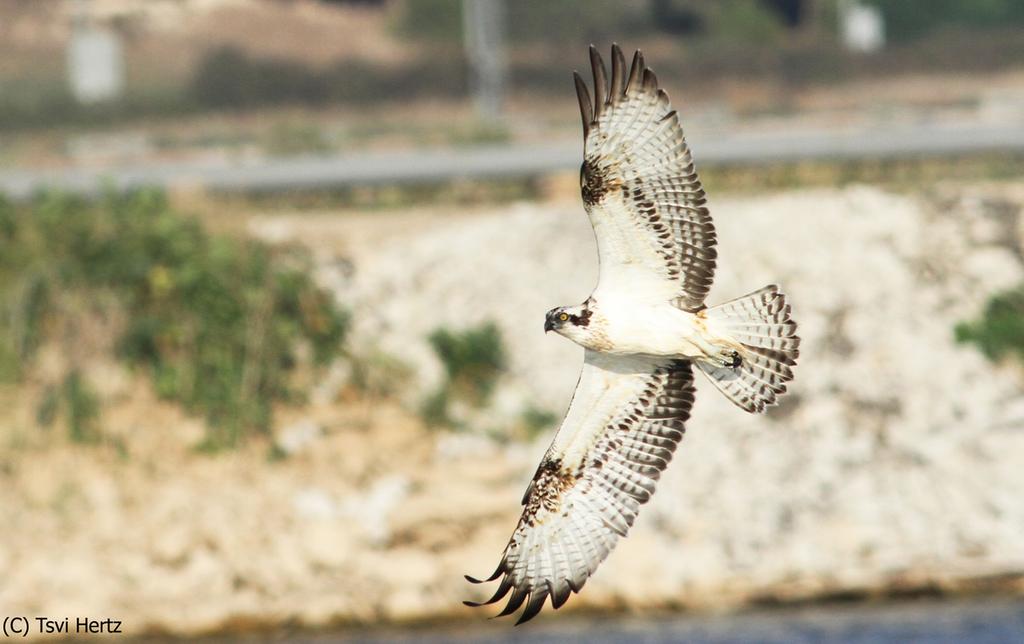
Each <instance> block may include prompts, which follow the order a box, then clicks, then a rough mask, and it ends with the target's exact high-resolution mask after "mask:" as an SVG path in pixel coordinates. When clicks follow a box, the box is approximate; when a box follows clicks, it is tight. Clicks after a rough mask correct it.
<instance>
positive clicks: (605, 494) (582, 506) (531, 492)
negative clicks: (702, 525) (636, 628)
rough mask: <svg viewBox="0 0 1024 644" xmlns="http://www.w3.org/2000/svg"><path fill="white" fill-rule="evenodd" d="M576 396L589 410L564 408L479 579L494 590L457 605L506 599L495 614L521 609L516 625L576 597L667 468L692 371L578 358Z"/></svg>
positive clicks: (689, 399) (659, 363) (671, 363)
mask: <svg viewBox="0 0 1024 644" xmlns="http://www.w3.org/2000/svg"><path fill="white" fill-rule="evenodd" d="M581 391H594V392H598V393H597V395H596V398H597V399H598V402H597V404H594V401H593V400H591V399H585V400H576V399H574V400H573V403H572V405H571V406H570V409H569V413H568V414H567V415H566V420H565V421H564V422H563V423H562V429H560V430H559V433H558V434H557V435H556V437H555V441H554V442H553V443H552V446H551V447H550V448H549V449H548V452H547V453H546V454H545V456H544V459H543V460H542V461H541V465H540V467H538V468H537V473H536V474H535V475H534V477H533V481H532V482H531V483H530V485H529V486H528V487H527V493H526V495H525V498H524V499H523V501H524V503H523V504H524V506H525V507H524V509H523V514H522V516H521V517H520V519H519V525H518V526H517V527H516V529H515V532H514V533H513V534H512V538H511V539H510V541H509V544H508V546H507V547H506V548H505V553H504V555H503V556H502V558H501V563H499V564H498V568H497V570H496V571H495V573H494V574H493V575H491V577H490V578H489V579H487V580H485V581H494V580H496V579H498V578H499V577H500V578H501V581H500V582H499V584H498V588H497V591H496V592H495V593H494V594H493V595H492V596H491V597H490V599H488V600H486V601H484V602H466V604H467V605H470V606H481V605H484V604H492V603H495V602H498V601H501V600H502V599H504V598H505V597H506V596H508V597H509V599H508V603H507V604H506V606H505V608H504V609H503V610H502V611H501V613H500V615H509V614H511V613H513V612H515V611H516V610H518V609H519V608H520V607H521V606H522V605H523V604H524V603H525V604H526V608H525V610H524V611H523V613H522V615H521V616H520V619H519V622H517V623H522V622H524V621H526V620H528V619H531V618H532V617H533V616H534V615H536V614H537V612H539V611H540V609H541V607H542V606H543V605H544V601H545V599H546V598H548V597H551V605H552V606H553V607H554V608H558V607H559V606H561V605H562V604H564V603H565V601H566V600H567V599H568V597H569V594H570V593H572V592H579V590H580V589H581V588H582V587H583V585H584V583H586V580H587V579H588V578H589V577H590V575H592V574H593V573H594V571H595V570H596V569H597V567H598V565H599V564H600V563H601V562H602V561H603V560H604V559H605V557H607V556H608V553H610V552H611V550H612V548H614V547H615V544H616V543H617V541H618V540H619V539H620V538H622V537H625V536H626V534H627V533H628V532H629V529H630V527H631V526H632V525H633V522H634V521H635V520H636V517H637V514H638V513H639V511H640V506H641V505H643V504H644V503H646V502H647V501H648V500H649V499H650V498H651V495H652V494H654V490H655V487H656V485H657V481H658V479H659V478H660V477H661V472H662V471H663V470H664V469H665V468H666V467H667V466H668V464H669V462H670V461H671V460H672V454H673V452H674V451H675V449H676V446H677V445H678V443H679V441H680V440H681V439H682V437H683V423H684V422H685V421H686V420H687V419H688V418H689V416H690V408H691V407H692V406H693V394H694V387H693V371H692V368H691V363H690V362H689V361H686V360H672V359H666V358H661V359H658V358H653V357H640V356H637V357H635V358H632V359H623V358H622V357H616V358H609V357H608V356H606V355H604V354H600V353H597V352H594V351H587V352H586V356H585V360H584V367H583V373H582V374H581V376H580V383H579V385H578V386H577V393H579V392H581ZM620 401H625V404H621V403H620ZM606 410H607V411H606ZM581 446H582V448H581ZM572 455H576V456H575V457H572ZM467 579H469V580H470V581H472V582H474V583H482V582H481V580H478V579H475V578H472V577H467ZM509 593H511V594H509Z"/></svg>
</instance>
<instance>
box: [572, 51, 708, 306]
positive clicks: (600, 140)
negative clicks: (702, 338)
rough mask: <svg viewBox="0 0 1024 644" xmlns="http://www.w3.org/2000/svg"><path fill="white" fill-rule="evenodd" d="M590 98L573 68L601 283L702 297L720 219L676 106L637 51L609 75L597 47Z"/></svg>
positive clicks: (682, 301)
mask: <svg viewBox="0 0 1024 644" xmlns="http://www.w3.org/2000/svg"><path fill="white" fill-rule="evenodd" d="M590 62H591V66H592V67H593V72H594V100H593V102H591V98H590V92H589V91H588V89H587V85H586V83H584V82H583V79H582V78H580V75H579V74H577V73H574V74H573V75H574V78H575V81H576V94H577V97H578V98H579V103H580V113H581V114H582V117H583V135H584V154H583V157H584V160H583V166H582V168H581V170H580V188H581V190H582V193H583V203H584V205H585V207H586V210H587V214H588V215H589V216H590V222H591V224H592V225H593V227H594V233H595V235H596V236H597V245H598V252H599V255H600V262H601V276H600V283H599V287H598V288H599V289H600V288H601V287H606V288H613V289H615V288H622V289H625V290H630V291H636V289H637V288H638V284H643V288H646V289H648V291H649V292H650V294H651V296H652V297H653V298H656V299H660V301H662V302H664V301H667V300H673V301H675V302H676V304H677V305H678V306H680V307H681V308H683V309H686V310H690V311H694V310H698V309H700V308H701V307H702V305H703V303H704V298H705V297H706V296H707V293H708V289H709V288H710V287H711V281H712V279H713V277H714V272H715V258H716V256H717V251H716V250H715V227H714V225H713V224H712V222H711V215H710V214H709V213H708V209H707V207H706V206H705V202H706V199H705V196H704V189H703V187H702V186H701V183H700V179H698V178H697V173H696V171H695V170H694V166H693V159H692V158H691V156H690V149H689V147H688V146H687V145H686V141H685V139H684V138H683V129H682V126H681V125H680V124H679V116H678V114H676V111H675V110H673V109H672V106H671V104H670V103H669V99H668V95H667V94H666V93H665V91H664V90H663V89H660V88H659V87H658V79H657V78H656V77H655V75H654V72H653V71H651V70H650V68H648V67H647V66H646V65H645V63H644V57H643V55H642V54H641V53H640V52H639V51H637V52H636V55H635V56H634V57H633V63H632V65H631V67H630V69H629V73H628V76H627V74H626V63H625V59H624V58H623V56H622V51H621V50H620V49H619V47H618V45H613V46H612V75H611V80H610V81H609V80H608V77H607V72H606V70H605V66H604V62H603V61H602V60H601V56H600V54H598V53H597V50H596V49H594V48H593V47H591V48H590Z"/></svg>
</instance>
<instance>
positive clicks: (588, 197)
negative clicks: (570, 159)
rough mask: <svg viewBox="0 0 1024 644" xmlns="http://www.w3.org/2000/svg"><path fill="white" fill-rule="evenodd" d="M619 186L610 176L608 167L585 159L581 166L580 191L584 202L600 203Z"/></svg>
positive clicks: (588, 203) (591, 204)
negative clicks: (599, 165) (602, 166)
mask: <svg viewBox="0 0 1024 644" xmlns="http://www.w3.org/2000/svg"><path fill="white" fill-rule="evenodd" d="M617 187H618V186H617V185H616V183H615V182H614V181H612V180H611V179H610V177H609V176H608V171H607V169H606V168H601V167H598V166H596V165H595V164H593V163H591V162H590V161H584V162H583V165H582V166H580V192H581V193H582V194H583V203H585V204H586V205H588V206H593V205H594V204H596V203H599V202H600V201H601V200H602V199H604V196H605V195H606V194H608V193H609V192H611V191H612V190H614V189H615V188H617Z"/></svg>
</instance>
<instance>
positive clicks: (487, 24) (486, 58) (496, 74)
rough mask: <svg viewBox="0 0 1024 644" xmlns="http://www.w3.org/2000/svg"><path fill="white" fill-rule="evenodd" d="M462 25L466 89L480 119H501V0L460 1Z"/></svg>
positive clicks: (502, 90)
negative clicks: (467, 86)
mask: <svg viewBox="0 0 1024 644" xmlns="http://www.w3.org/2000/svg"><path fill="white" fill-rule="evenodd" d="M462 26H463V33H464V36H463V37H464V39H465V47H466V58H468V59H469V67H470V72H469V88H470V91H471V92H472V93H473V101H474V103H475V104H476V110H477V114H479V116H480V118H482V119H488V120H493V119H498V118H500V117H501V102H502V96H503V94H504V92H505V5H504V2H503V0H462Z"/></svg>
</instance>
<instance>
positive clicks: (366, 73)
mask: <svg viewBox="0 0 1024 644" xmlns="http://www.w3.org/2000/svg"><path fill="white" fill-rule="evenodd" d="M450 53H451V54H452V55H445V56H442V57H439V58H438V57H432V56H427V57H424V58H423V59H421V60H418V61H416V62H413V63H409V64H406V65H403V66H400V67H391V66H385V65H380V64H377V63H373V62H369V61H366V60H361V59H358V58H357V59H343V60H339V61H337V62H336V63H334V64H333V65H330V66H327V67H323V68H320V67H312V66H309V65H305V64H303V63H298V62H295V61H291V60H287V59H283V58H273V57H251V56H249V55H247V54H245V53H243V52H241V51H239V50H237V49H232V48H220V49H215V50H212V51H211V52H209V53H208V54H206V56H205V57H204V58H203V59H202V60H201V61H200V63H199V65H198V67H197V68H196V71H195V73H194V74H193V76H192V80H191V88H190V91H189V95H190V96H191V97H192V100H193V101H194V102H195V103H196V104H198V105H200V106H202V107H207V108H215V109H223V108H231V109H238V108H252V107H260V106H265V105H313V106H318V105H325V104H337V103H342V104H344V103H349V104H353V103H354V104H366V103H372V102H375V101H377V102H379V101H382V100H410V99H417V98H436V97H460V96H462V95H464V94H465V91H466V66H465V62H464V61H463V60H462V59H461V58H460V50H459V49H458V48H455V49H454V50H453V51H452V52H450Z"/></svg>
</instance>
